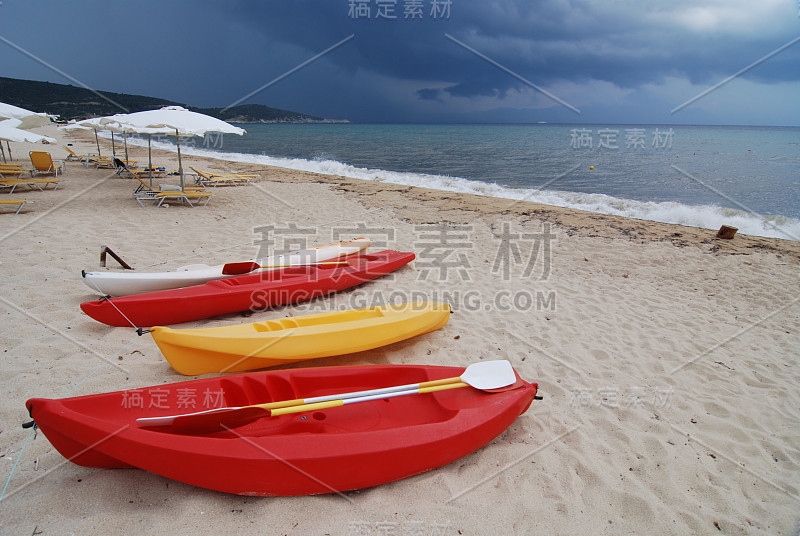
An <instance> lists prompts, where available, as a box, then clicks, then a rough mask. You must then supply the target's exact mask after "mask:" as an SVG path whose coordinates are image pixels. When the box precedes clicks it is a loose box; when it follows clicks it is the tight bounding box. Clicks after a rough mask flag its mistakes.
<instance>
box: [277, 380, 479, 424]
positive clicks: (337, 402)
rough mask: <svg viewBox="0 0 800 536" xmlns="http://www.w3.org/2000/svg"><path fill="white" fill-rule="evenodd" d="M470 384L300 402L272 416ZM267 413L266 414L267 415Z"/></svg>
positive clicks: (443, 389)
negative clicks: (308, 402) (306, 402)
mask: <svg viewBox="0 0 800 536" xmlns="http://www.w3.org/2000/svg"><path fill="white" fill-rule="evenodd" d="M468 386H469V384H466V383H463V382H457V383H448V384H444V385H434V386H431V387H418V388H416V389H409V390H406V391H393V392H389V393H382V394H377V395H367V396H360V397H354V398H345V399H341V398H340V399H338V400H329V401H326V402H315V403H311V404H299V405H296V406H288V407H283V408H278V409H272V410H269V416H270V417H277V416H278V415H288V414H290V413H303V412H305V411H316V410H320V409H329V408H338V407H340V406H346V405H348V404H356V403H358V402H369V401H371V400H382V399H385V398H394V397H398V396H407V395H415V394H422V393H434V392H436V391H446V390H448V389H459V388H461V387H468ZM266 416H267V415H265V417H266Z"/></svg>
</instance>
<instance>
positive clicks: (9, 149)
mask: <svg viewBox="0 0 800 536" xmlns="http://www.w3.org/2000/svg"><path fill="white" fill-rule="evenodd" d="M6 148H7V149H8V159H9V160H14V157H13V156H11V145H9V143H8V140H6Z"/></svg>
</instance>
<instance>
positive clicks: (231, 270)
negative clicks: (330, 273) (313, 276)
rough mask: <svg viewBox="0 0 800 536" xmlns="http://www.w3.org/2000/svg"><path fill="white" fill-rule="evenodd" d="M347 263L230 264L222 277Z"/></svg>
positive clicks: (224, 268) (225, 266) (248, 262)
mask: <svg viewBox="0 0 800 536" xmlns="http://www.w3.org/2000/svg"><path fill="white" fill-rule="evenodd" d="M342 264H347V261H327V262H303V263H297V264H263V265H262V264H258V263H257V262H251V261H245V262H230V263H228V264H226V265H224V266H223V267H222V275H242V274H247V273H250V272H252V271H253V270H259V269H261V268H290V267H292V266H324V265H342Z"/></svg>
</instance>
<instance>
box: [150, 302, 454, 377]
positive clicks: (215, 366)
mask: <svg viewBox="0 0 800 536" xmlns="http://www.w3.org/2000/svg"><path fill="white" fill-rule="evenodd" d="M449 319H450V304H448V303H434V302H416V303H404V304H398V305H387V306H383V307H369V308H366V309H351V310H349V311H335V312H332V313H321V314H313V315H304V316H294V317H289V318H282V319H280V320H267V321H264V322H255V323H253V324H240V325H235V326H223V327H218V328H203V329H172V328H167V327H162V326H156V327H154V328H152V330H151V334H152V335H153V340H155V341H156V344H158V347H159V349H160V350H161V352H162V353H163V354H164V357H166V359H167V361H169V364H170V365H172V368H174V369H175V370H176V371H178V372H180V373H181V374H185V375H187V376H197V375H200V374H209V373H217V372H240V371H243V370H254V369H260V368H265V367H273V366H276V365H282V364H284V363H294V362H296V361H303V360H306V359H315V358H319V357H331V356H336V355H342V354H350V353H354V352H361V351H364V350H371V349H372V348H378V347H380V346H385V345H387V344H392V343H394V342H398V341H402V340H405V339H409V338H411V337H415V336H417V335H422V334H425V333H429V332H431V331H434V330H437V329H439V328H441V327H442V326H444V325H445V324H447V321H448V320H449Z"/></svg>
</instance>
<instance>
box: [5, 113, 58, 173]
mask: <svg viewBox="0 0 800 536" xmlns="http://www.w3.org/2000/svg"><path fill="white" fill-rule="evenodd" d="M21 123H22V121H20V120H19V119H6V120H4V121H0V140H5V141H6V142H9V141H17V142H23V141H28V142H33V143H38V142H40V141H47V142H48V143H56V140H55V139H53V138H50V137H48V136H42V135H40V134H34V133H33V132H29V131H27V130H22V129H21V128H19V126H20V124H21ZM2 149H3V146H2V145H0V151H2ZM2 154H3V161H4V162H5V161H6V153H5V151H2ZM8 156H9V158H10V157H11V148H10V147H9V149H8Z"/></svg>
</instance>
